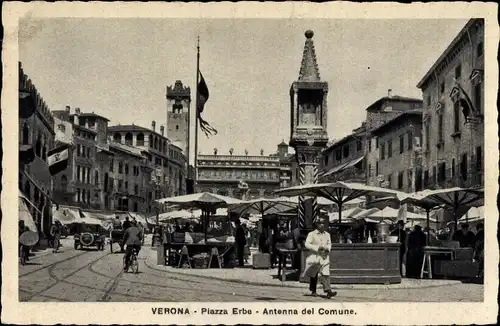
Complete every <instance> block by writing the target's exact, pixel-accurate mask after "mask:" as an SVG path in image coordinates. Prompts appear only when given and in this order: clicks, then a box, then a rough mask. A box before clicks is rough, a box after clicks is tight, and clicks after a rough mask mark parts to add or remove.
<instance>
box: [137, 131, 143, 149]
mask: <svg viewBox="0 0 500 326" xmlns="http://www.w3.org/2000/svg"><path fill="white" fill-rule="evenodd" d="M137 146H144V134H143V133H142V132H140V133H138V134H137Z"/></svg>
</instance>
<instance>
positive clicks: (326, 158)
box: [325, 153, 329, 166]
mask: <svg viewBox="0 0 500 326" xmlns="http://www.w3.org/2000/svg"><path fill="white" fill-rule="evenodd" d="M328 156H329V155H328V153H326V154H325V166H327V165H328Z"/></svg>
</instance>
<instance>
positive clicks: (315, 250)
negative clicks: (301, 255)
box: [303, 218, 337, 299]
mask: <svg viewBox="0 0 500 326" xmlns="http://www.w3.org/2000/svg"><path fill="white" fill-rule="evenodd" d="M315 227H316V229H315V230H313V231H311V232H309V234H308V235H307V239H306V241H305V243H304V247H305V249H307V251H308V252H307V258H306V266H305V268H304V274H303V276H304V277H309V278H310V281H309V290H310V291H311V294H312V295H313V296H316V287H317V284H318V280H319V281H320V282H321V284H322V285H323V291H324V292H325V294H326V297H327V298H328V299H329V298H331V297H334V296H336V295H337V292H334V291H332V290H331V287H330V250H331V245H332V241H331V238H330V233H329V232H328V230H327V227H326V223H325V221H324V219H323V218H320V219H318V220H317V222H316V223H315Z"/></svg>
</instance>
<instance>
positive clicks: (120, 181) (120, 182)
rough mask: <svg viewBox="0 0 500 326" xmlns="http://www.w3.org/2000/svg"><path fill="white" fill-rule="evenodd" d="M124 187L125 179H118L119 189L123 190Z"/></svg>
mask: <svg viewBox="0 0 500 326" xmlns="http://www.w3.org/2000/svg"><path fill="white" fill-rule="evenodd" d="M122 188H123V180H118V189H119V190H122Z"/></svg>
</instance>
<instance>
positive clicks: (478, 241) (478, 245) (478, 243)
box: [473, 223, 484, 277]
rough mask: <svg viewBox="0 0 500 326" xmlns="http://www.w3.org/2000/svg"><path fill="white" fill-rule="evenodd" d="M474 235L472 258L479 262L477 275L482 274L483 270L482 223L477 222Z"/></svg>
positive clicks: (480, 275)
mask: <svg viewBox="0 0 500 326" xmlns="http://www.w3.org/2000/svg"><path fill="white" fill-rule="evenodd" d="M476 230H477V233H476V237H475V241H474V256H473V257H474V260H475V261H476V262H478V263H479V270H478V273H477V276H478V277H482V276H483V271H484V224H483V223H478V224H477V226H476Z"/></svg>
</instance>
